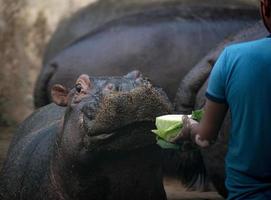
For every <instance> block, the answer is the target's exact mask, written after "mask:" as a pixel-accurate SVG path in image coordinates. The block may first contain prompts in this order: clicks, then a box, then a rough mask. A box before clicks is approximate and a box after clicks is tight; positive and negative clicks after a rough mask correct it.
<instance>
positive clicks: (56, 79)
mask: <svg viewBox="0 0 271 200" xmlns="http://www.w3.org/2000/svg"><path fill="white" fill-rule="evenodd" d="M100 4H101V5H102V7H106V5H107V4H109V2H106V3H104V1H102V2H101V3H100ZM100 4H99V3H97V4H95V5H92V6H89V7H87V8H85V9H83V10H81V11H79V12H78V13H76V14H75V15H74V17H72V18H71V19H69V20H67V21H66V22H65V23H66V24H68V25H66V26H64V27H63V26H61V25H60V27H59V29H58V30H57V31H56V33H55V35H57V38H59V40H57V39H54V40H53V42H50V43H49V44H50V45H49V48H48V50H47V51H46V56H45V60H44V65H43V69H42V72H41V74H40V76H39V78H38V81H37V84H36V88H35V94H34V99H35V106H36V107H40V106H43V105H46V104H48V103H50V102H51V99H50V95H49V94H50V90H51V87H52V86H53V85H54V84H56V83H60V84H62V85H64V86H66V87H68V88H70V87H71V86H72V84H73V82H74V80H75V79H76V77H77V76H78V75H80V74H82V73H85V74H90V75H93V76H111V75H120V74H123V73H127V72H129V71H131V70H134V69H138V70H140V71H142V73H144V75H146V76H147V77H149V79H150V80H151V81H152V82H153V83H154V85H158V86H159V87H162V88H163V89H164V90H165V92H166V93H167V95H168V96H169V98H170V99H171V100H173V99H174V96H175V94H176V91H177V87H178V83H179V82H180V81H181V80H182V78H183V77H184V76H185V74H186V73H187V72H188V71H189V69H191V67H192V66H193V65H195V64H196V62H197V61H198V60H199V59H200V58H201V57H203V56H204V55H205V54H206V53H207V52H208V51H209V50H210V49H211V48H213V47H215V46H216V45H217V44H218V43H219V42H220V41H222V40H223V39H224V38H225V37H227V36H229V35H230V34H233V33H235V32H237V31H238V30H240V29H241V28H242V27H246V26H247V25H249V24H251V23H253V22H255V21H256V19H257V18H258V11H257V10H256V9H254V8H251V7H245V8H240V7H234V8H233V9H232V8H231V7H229V8H227V7H213V6H206V5H205V6H202V7H200V6H197V5H196V4H195V5H193V6H190V5H189V6H185V5H183V4H182V3H180V2H179V1H178V2H177V1H176V2H175V1H169V2H164V3H163V4H161V3H155V2H154V3H145V4H140V5H137V4H135V5H134V7H130V9H128V10H127V11H125V12H124V11H122V7H121V5H120V6H119V7H118V9H117V11H119V12H120V13H122V14H120V15H119V17H118V16H115V17H112V16H111V14H112V13H111V14H110V12H109V13H108V15H109V17H108V18H106V17H101V19H100V18H99V16H100V15H103V16H104V15H106V14H107V13H100V14H99V13H97V12H94V13H93V12H90V11H93V10H95V8H97V9H98V8H99V5H100ZM120 4H121V3H120ZM101 5H100V6H101ZM124 7H125V6H124ZM87 11H89V12H87ZM111 11H112V10H111ZM222 13H223V14H222ZM94 16H96V17H97V21H98V22H96V24H95V25H94V27H96V28H93V26H91V25H92V24H91V22H92V21H93V19H92V18H93V17H94ZM91 17H92V18H91ZM88 19H92V21H91V22H89V26H88V22H87V20H88ZM99 19H100V20H101V21H100V24H99ZM67 27H68V28H67ZM70 30H74V32H76V33H78V34H76V33H74V34H70V32H71V31H70ZM80 31H81V32H80ZM82 35H84V36H83V37H81V36H82ZM53 38H55V37H53ZM60 38H62V39H60ZM65 38H66V39H65ZM71 41H74V42H72V43H70V42H71ZM64 47H65V48H64Z"/></svg>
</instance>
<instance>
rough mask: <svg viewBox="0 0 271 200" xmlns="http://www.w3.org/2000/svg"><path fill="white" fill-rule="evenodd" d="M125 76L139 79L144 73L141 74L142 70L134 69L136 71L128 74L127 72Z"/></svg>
mask: <svg viewBox="0 0 271 200" xmlns="http://www.w3.org/2000/svg"><path fill="white" fill-rule="evenodd" d="M124 77H125V78H129V79H134V80H137V79H140V78H142V74H141V72H140V71H138V70H134V71H131V72H129V73H128V74H126V75H125V76H124Z"/></svg>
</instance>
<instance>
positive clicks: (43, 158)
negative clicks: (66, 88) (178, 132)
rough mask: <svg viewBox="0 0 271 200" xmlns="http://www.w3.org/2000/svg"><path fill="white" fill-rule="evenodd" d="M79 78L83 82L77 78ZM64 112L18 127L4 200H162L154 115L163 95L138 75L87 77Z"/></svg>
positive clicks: (2, 180)
mask: <svg viewBox="0 0 271 200" xmlns="http://www.w3.org/2000/svg"><path fill="white" fill-rule="evenodd" d="M79 79H80V78H79ZM89 81H90V87H89V88H88V90H84V91H83V92H79V93H78V91H76V89H75V88H73V89H72V90H70V92H69V96H68V99H69V101H68V106H67V107H60V106H57V105H55V104H49V105H47V106H45V107H42V108H40V109H38V110H37V111H35V112H34V113H33V114H32V115H31V116H30V117H29V118H28V119H26V120H25V121H24V122H23V123H22V124H21V125H20V127H19V129H18V131H17V133H16V134H15V137H14V139H13V141H12V143H11V145H10V149H9V152H8V156H7V160H6V162H5V164H4V167H3V169H2V171H1V175H0V199H1V200H17V199H18V200H19V199H20V200H41V199H42V200H63V199H65V200H69V199H70V200H74V199H76V200H85V199H88V200H89V199H95V200H115V199H119V200H127V199H131V200H138V199H143V200H150V199H156V200H157V199H158V200H165V199H166V195H165V191H164V189H163V185H162V172H161V162H160V153H161V152H160V149H159V148H158V147H157V146H156V145H155V136H154V135H153V134H151V133H150V130H151V129H152V128H154V127H153V126H154V120H155V117H156V116H158V115H162V114H167V113H170V112H172V106H171V104H170V103H169V100H168V98H167V97H166V95H165V93H163V92H162V91H161V90H159V89H157V88H154V87H152V86H151V85H150V83H149V82H148V81H146V80H144V79H143V78H142V77H141V75H140V74H139V73H138V72H132V73H130V74H128V75H126V76H124V77H107V78H105V77H104V78H103V77H102V78H93V77H91V78H89Z"/></svg>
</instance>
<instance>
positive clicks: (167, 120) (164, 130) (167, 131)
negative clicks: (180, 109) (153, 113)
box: [152, 115, 183, 141]
mask: <svg viewBox="0 0 271 200" xmlns="http://www.w3.org/2000/svg"><path fill="white" fill-rule="evenodd" d="M182 117H183V115H163V116H160V117H157V118H156V122H155V125H156V128H157V129H156V130H152V132H153V133H155V134H156V135H157V136H158V137H159V138H161V139H163V140H165V141H170V140H171V139H173V138H175V137H176V136H177V135H178V134H179V133H180V131H181V129H182V127H183V123H182Z"/></svg>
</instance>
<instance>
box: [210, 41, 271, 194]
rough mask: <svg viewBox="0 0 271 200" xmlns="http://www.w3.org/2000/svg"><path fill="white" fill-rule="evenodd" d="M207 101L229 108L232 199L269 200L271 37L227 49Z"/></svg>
mask: <svg viewBox="0 0 271 200" xmlns="http://www.w3.org/2000/svg"><path fill="white" fill-rule="evenodd" d="M206 96H207V98H208V99H210V100H211V101H215V102H218V103H227V104H228V105H229V108H230V113H231V119H232V124H231V129H230V133H229V134H230V136H229V144H228V153H227V156H226V187H227V189H228V190H229V197H228V199H271V38H264V39H260V40H256V41H252V42H246V43H241V44H235V45H232V46H229V47H227V48H226V49H225V50H224V51H223V53H222V54H221V55H220V57H219V59H218V60H217V62H216V64H215V66H214V68H213V70H212V72H211V75H210V79H209V83H208V88H207V92H206Z"/></svg>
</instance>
